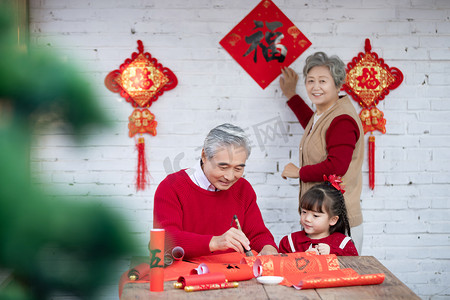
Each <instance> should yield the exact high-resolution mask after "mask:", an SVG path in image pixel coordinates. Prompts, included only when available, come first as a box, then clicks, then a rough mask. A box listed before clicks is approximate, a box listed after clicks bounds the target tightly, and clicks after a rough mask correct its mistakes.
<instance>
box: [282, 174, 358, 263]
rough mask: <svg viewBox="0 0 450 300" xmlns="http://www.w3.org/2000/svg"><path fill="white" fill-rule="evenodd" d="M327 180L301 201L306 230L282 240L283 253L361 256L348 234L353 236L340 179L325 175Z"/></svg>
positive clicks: (299, 209) (300, 208)
mask: <svg viewBox="0 0 450 300" xmlns="http://www.w3.org/2000/svg"><path fill="white" fill-rule="evenodd" d="M324 179H325V182H323V183H320V184H317V185H315V186H313V187H312V188H311V189H309V190H308V191H307V192H306V193H305V194H304V195H303V197H302V198H301V200H300V205H299V208H298V211H299V213H300V224H301V225H302V227H303V230H302V231H297V232H294V233H291V234H289V235H287V236H285V237H283V238H282V239H281V241H280V246H279V250H280V253H292V252H307V251H313V252H316V253H317V254H321V255H325V254H336V255H339V256H357V255H358V251H357V250H356V247H355V245H354V244H353V242H352V240H351V238H350V237H348V236H346V235H345V234H346V233H347V234H348V235H349V236H350V225H349V222H348V218H347V209H346V207H345V202H344V196H343V195H342V194H343V193H344V192H345V191H344V190H343V189H342V188H341V187H340V185H339V183H341V180H340V177H337V176H335V175H330V176H329V178H327V177H326V176H325V175H324Z"/></svg>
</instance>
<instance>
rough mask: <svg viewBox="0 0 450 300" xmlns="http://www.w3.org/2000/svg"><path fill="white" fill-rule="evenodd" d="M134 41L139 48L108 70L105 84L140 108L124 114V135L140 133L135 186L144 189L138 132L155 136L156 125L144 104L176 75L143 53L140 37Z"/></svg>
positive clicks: (142, 146)
mask: <svg viewBox="0 0 450 300" xmlns="http://www.w3.org/2000/svg"><path fill="white" fill-rule="evenodd" d="M137 43H138V51H139V52H133V54H132V55H131V58H128V59H126V60H125V61H124V63H123V64H121V65H120V68H119V69H118V70H114V71H112V72H110V73H109V74H108V75H107V76H106V78H105V86H106V87H107V88H108V89H109V90H110V91H112V92H114V93H120V96H122V97H123V98H125V100H126V101H127V102H129V103H131V105H132V106H133V107H143V108H144V109H139V108H136V109H135V110H134V111H133V113H132V114H131V116H129V117H128V121H129V122H128V129H129V131H128V135H129V136H130V137H134V136H135V135H136V134H139V135H140V137H139V138H138V140H137V143H136V149H137V151H138V163H137V175H136V189H137V190H138V191H139V190H144V189H145V187H146V186H147V184H148V182H149V180H148V177H149V173H148V168H147V161H146V158H145V139H144V138H143V137H142V135H143V134H144V133H148V134H151V135H152V136H155V135H156V126H157V125H158V122H156V120H155V115H154V114H152V113H151V112H150V110H148V109H147V108H148V107H150V105H152V103H153V102H154V101H156V100H157V99H158V97H159V96H161V95H162V94H163V93H164V92H165V91H168V90H171V89H173V88H175V87H176V86H177V84H178V79H177V77H176V76H175V74H174V73H173V72H172V71H171V70H170V69H168V68H166V67H163V66H162V65H161V64H160V63H158V60H157V59H156V58H153V57H152V56H151V55H150V53H148V52H145V53H144V46H143V44H142V41H141V40H138V41H137Z"/></svg>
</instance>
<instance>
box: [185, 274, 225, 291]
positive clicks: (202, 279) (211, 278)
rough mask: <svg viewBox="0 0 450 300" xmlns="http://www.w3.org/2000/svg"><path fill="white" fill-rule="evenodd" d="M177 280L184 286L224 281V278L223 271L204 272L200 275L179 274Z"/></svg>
mask: <svg viewBox="0 0 450 300" xmlns="http://www.w3.org/2000/svg"><path fill="white" fill-rule="evenodd" d="M177 281H178V282H179V283H181V287H183V288H184V287H185V286H195V285H202V284H212V283H218V284H220V283H224V282H226V278H225V274H223V273H206V274H202V275H187V276H180V277H179V278H178V280H177Z"/></svg>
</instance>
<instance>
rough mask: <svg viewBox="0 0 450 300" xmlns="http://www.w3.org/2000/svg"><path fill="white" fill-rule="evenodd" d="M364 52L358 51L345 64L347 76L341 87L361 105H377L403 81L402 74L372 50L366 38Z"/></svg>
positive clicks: (367, 106)
mask: <svg viewBox="0 0 450 300" xmlns="http://www.w3.org/2000/svg"><path fill="white" fill-rule="evenodd" d="M364 49H365V53H362V52H360V53H359V54H358V56H357V57H354V58H353V60H352V61H351V62H349V63H348V64H347V70H348V71H347V77H346V80H345V84H344V86H343V89H344V90H345V91H346V92H347V93H348V94H349V95H351V96H352V97H353V99H354V100H355V101H357V102H359V104H360V105H361V106H362V107H366V108H369V107H371V106H372V105H377V104H378V102H379V101H380V100H383V99H384V97H385V96H387V95H388V94H389V90H393V89H395V88H397V87H398V86H399V85H400V84H401V83H402V81H403V74H402V72H401V71H400V70H399V69H397V68H394V67H392V68H390V67H389V66H388V65H387V64H385V63H384V60H383V59H382V58H379V57H378V55H377V54H376V53H375V52H372V51H371V49H372V47H371V46H370V40H369V39H366V45H365V47H364Z"/></svg>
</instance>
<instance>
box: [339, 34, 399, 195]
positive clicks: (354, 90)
mask: <svg viewBox="0 0 450 300" xmlns="http://www.w3.org/2000/svg"><path fill="white" fill-rule="evenodd" d="M364 50H365V53H362V52H360V53H359V54H358V56H356V57H354V58H353V59H352V61H351V62H349V63H348V64H347V77H346V80H345V83H344V85H343V89H344V90H345V91H346V92H347V93H348V94H349V95H351V96H352V97H353V99H354V100H355V101H357V102H358V103H359V105H361V106H362V108H363V109H362V110H361V112H360V114H359V117H360V119H361V122H362V125H363V129H364V134H366V133H367V132H370V134H371V135H370V137H369V149H368V154H369V186H370V188H371V189H372V190H373V189H374V188H375V136H374V135H372V133H373V131H375V130H378V131H380V132H381V133H383V134H384V133H386V119H385V118H384V113H383V112H382V111H381V110H379V109H378V108H377V107H376V106H377V105H378V103H379V101H381V100H383V99H384V98H385V97H386V96H387V95H388V94H389V91H390V90H393V89H395V88H397V87H398V86H399V85H400V84H401V83H402V81H403V73H402V72H401V71H400V70H399V69H397V68H394V67H392V68H391V67H389V66H388V65H387V64H385V62H384V60H383V59H382V58H379V57H378V55H377V54H376V53H375V52H372V47H371V45H370V40H369V39H366V41H365V47H364Z"/></svg>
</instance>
